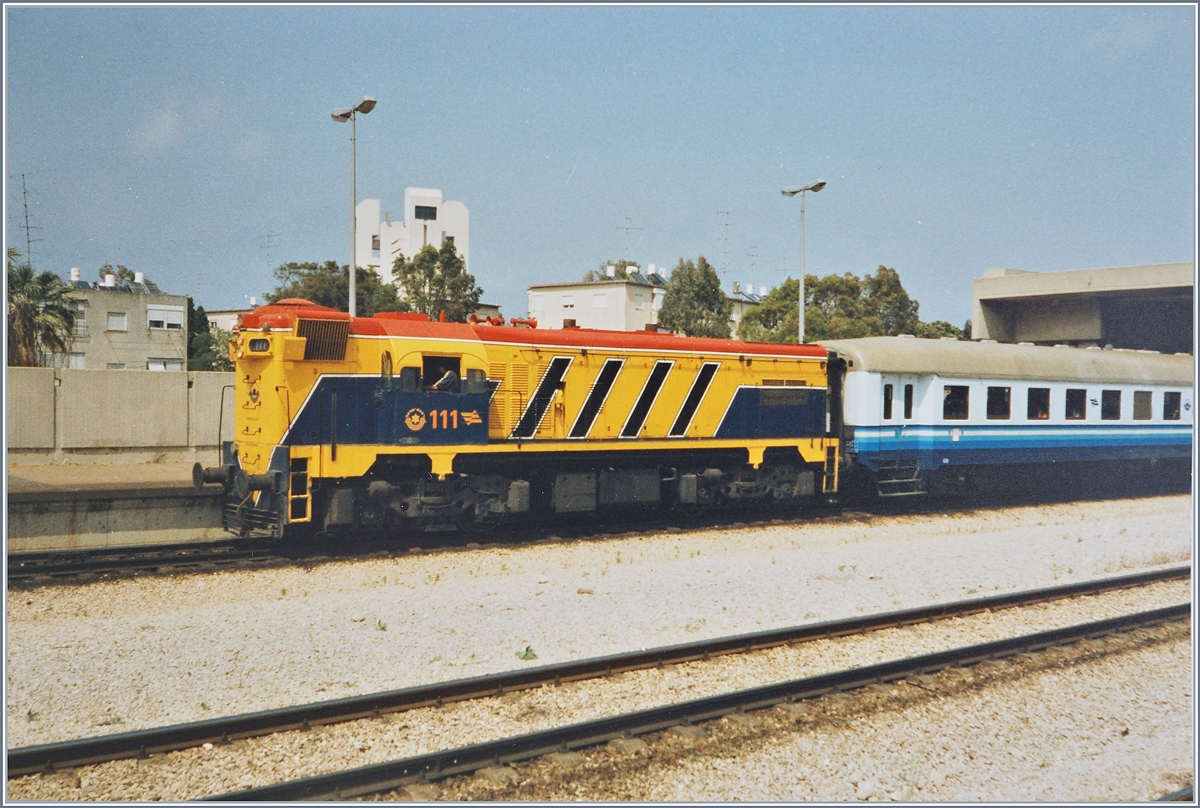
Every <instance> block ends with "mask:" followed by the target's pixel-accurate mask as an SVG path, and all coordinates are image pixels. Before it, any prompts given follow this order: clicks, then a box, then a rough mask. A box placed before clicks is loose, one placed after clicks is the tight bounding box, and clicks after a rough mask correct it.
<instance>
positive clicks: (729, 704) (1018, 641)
mask: <svg viewBox="0 0 1200 808" xmlns="http://www.w3.org/2000/svg"><path fill="white" fill-rule="evenodd" d="M1190 615H1191V604H1188V603H1184V604H1179V605H1177V606H1172V607H1167V608H1164V609H1156V610H1153V611H1149V612H1140V613H1137V614H1133V615H1125V616H1122V617H1118V618H1113V619H1109V620H1099V621H1095V622H1091V623H1084V624H1081V625H1075V626H1068V627H1066V628H1060V629H1055V630H1052V631H1044V632H1038V633H1036V634H1027V635H1024V636H1020V637H1014V638H1010V639H1006V640H999V641H996V642H989V643H983V644H980V645H972V646H966V647H962V648H955V649H951V650H949V651H943V652H939V653H934V654H926V655H923V656H918V657H910V658H906V659H900V660H894V661H891V662H884V663H880V664H877V665H870V666H866V667H861V668H851V669H849V670H843V671H838V672H836V673H830V674H824V675H820V676H813V677H807V678H804V679H795V680H792V681H789V682H781V683H776V684H771V685H766V686H763V687H755V688H750V689H747V690H740V691H735V692H732V693H725V694H721V695H718V696H711V697H708V698H701V699H695V700H692V701H686V702H679V703H676V704H668V705H665V706H662V707H656V708H651V709H648V710H640V711H637V712H632V713H626V714H623V715H616V716H611V717H608V718H602V719H597V720H594V721H587V722H583V723H579V724H572V725H568V726H564V727H556V728H553V729H548V730H542V731H539V732H532V733H528V734H525V735H517V736H512V737H508V738H501V739H499V740H495V741H488V742H485V743H479V744H474V745H471V746H466V747H459V748H456V749H447V750H443V751H439V752H433V753H429V754H425V755H417V756H414V757H409V758H403V759H400V760H394V761H389V762H386V763H381V764H376V765H373V766H364V767H360V768H355V769H349V770H345V771H340V772H335V773H332V774H326V775H318V776H315V777H307V778H303V779H300V780H293V781H290V782H283V783H277V784H275V785H270V786H262V787H258V788H251V789H245V790H242V791H236V792H230V793H227V794H220V795H216V796H213V797H209V798H207V799H208V800H212V801H234V802H251V801H270V802H275V801H283V800H287V801H297V800H317V801H320V800H344V799H349V798H354V797H363V796H368V795H373V794H380V793H383V792H387V791H391V790H393V789H396V788H399V787H401V786H403V785H407V784H412V783H420V782H428V781H431V780H440V779H444V778H447V777H452V776H456V775H464V774H470V773H473V772H476V771H478V770H480V769H482V768H486V767H492V766H502V765H504V764H508V763H515V762H519V761H525V760H530V759H532V758H537V757H541V756H543V755H548V754H552V753H565V752H568V751H572V750H576V749H583V748H586V747H592V746H597V745H600V744H604V743H607V742H609V741H612V740H617V739H621V738H630V737H636V736H638V735H646V734H649V733H653V732H659V731H663V730H667V729H670V728H672V727H677V726H690V725H694V724H698V723H701V722H705V721H711V720H714V719H719V718H723V717H725V716H727V715H731V714H734V713H747V712H752V711H755V710H761V709H765V708H769V707H774V706H776V705H779V704H784V703H795V702H800V701H804V700H807V699H812V698H818V697H820V696H824V695H827V694H831V693H841V692H846V691H851V690H857V689H859V688H863V687H868V686H871V685H876V684H886V683H889V682H895V681H899V680H902V679H905V678H907V677H910V676H917V675H925V674H930V673H936V672H938V671H941V670H944V669H946V668H950V667H969V666H972V665H976V664H978V663H980V662H985V661H989V660H998V659H1004V658H1006V657H1011V656H1015V655H1017V654H1023V653H1032V652H1038V651H1043V650H1045V649H1047V648H1051V647H1056V646H1064V645H1070V644H1074V643H1076V642H1079V641H1081V640H1088V639H1094V638H1099V637H1104V636H1109V635H1112V634H1116V633H1122V632H1129V631H1133V630H1136V629H1140V628H1152V627H1156V626H1160V625H1163V624H1164V623H1169V622H1174V621H1178V620H1184V619H1186V618H1188V617H1190Z"/></svg>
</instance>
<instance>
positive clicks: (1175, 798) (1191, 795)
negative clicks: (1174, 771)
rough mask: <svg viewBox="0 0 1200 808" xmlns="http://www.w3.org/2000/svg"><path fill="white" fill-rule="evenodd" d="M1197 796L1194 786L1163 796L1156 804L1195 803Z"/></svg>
mask: <svg viewBox="0 0 1200 808" xmlns="http://www.w3.org/2000/svg"><path fill="white" fill-rule="evenodd" d="M1195 801H1196V795H1195V792H1194V791H1193V789H1192V786H1184V787H1183V788H1181V789H1179V790H1178V791H1172V792H1171V793H1170V794H1163V795H1162V796H1161V797H1159V798H1158V799H1156V800H1155V802H1195Z"/></svg>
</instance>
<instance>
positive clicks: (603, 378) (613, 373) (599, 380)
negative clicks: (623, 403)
mask: <svg viewBox="0 0 1200 808" xmlns="http://www.w3.org/2000/svg"><path fill="white" fill-rule="evenodd" d="M624 364H625V360H624V359H608V360H606V361H605V362H604V367H602V368H600V375H599V376H597V377H596V383H595V384H593V385H592V389H591V391H589V392H588V397H587V401H585V402H583V408H582V409H581V410H580V411H579V415H578V416H577V417H576V418H575V424H574V426H572V427H571V433H570V437H572V438H586V437H587V436H588V433H589V432H591V431H592V425H593V424H594V423H596V416H597V415H599V414H600V408H601V407H603V406H604V402H605V400H606V399H607V398H608V394H609V393H610V392H612V387H613V383H614V382H615V381H616V380H617V374H618V373H620V372H621V366H622V365H624Z"/></svg>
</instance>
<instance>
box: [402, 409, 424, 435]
mask: <svg viewBox="0 0 1200 808" xmlns="http://www.w3.org/2000/svg"><path fill="white" fill-rule="evenodd" d="M404 425H405V426H406V427H408V428H409V429H411V430H412V431H413V432H420V431H421V429H422V427H424V426H425V411H424V410H422V409H421V408H420V407H413V408H412V409H411V410H409V411H408V412H406V413H405V414H404Z"/></svg>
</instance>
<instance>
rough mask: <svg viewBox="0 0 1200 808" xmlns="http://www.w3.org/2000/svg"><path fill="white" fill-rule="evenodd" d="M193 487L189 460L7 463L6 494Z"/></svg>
mask: <svg viewBox="0 0 1200 808" xmlns="http://www.w3.org/2000/svg"><path fill="white" fill-rule="evenodd" d="M147 488H192V464H191V463H128V464H125V463H120V464H118V463H113V464H91V465H49V466H24V465H22V466H9V467H8V489H7V490H8V493H9V495H12V494H26V493H31V492H34V491H60V492H65V491H106V490H112V491H127V490H130V489H139V490H140V489H147Z"/></svg>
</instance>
